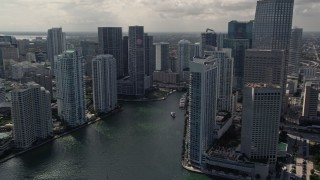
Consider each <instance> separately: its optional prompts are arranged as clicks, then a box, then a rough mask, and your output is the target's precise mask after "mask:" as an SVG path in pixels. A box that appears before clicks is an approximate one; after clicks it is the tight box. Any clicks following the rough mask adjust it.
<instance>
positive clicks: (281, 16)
mask: <svg viewBox="0 0 320 180" xmlns="http://www.w3.org/2000/svg"><path fill="white" fill-rule="evenodd" d="M293 5H294V0H259V1H258V2H257V9H256V15H255V20H254V28H253V34H252V36H253V37H252V38H253V48H257V49H283V50H286V51H288V48H289V43H290V35H291V27H292V16H293Z"/></svg>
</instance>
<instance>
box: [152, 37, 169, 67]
mask: <svg viewBox="0 0 320 180" xmlns="http://www.w3.org/2000/svg"><path fill="white" fill-rule="evenodd" d="M154 45H155V48H156V70H157V71H167V70H169V69H171V65H170V61H169V43H167V42H161V43H155V44H154Z"/></svg>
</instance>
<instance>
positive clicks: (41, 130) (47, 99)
mask: <svg viewBox="0 0 320 180" xmlns="http://www.w3.org/2000/svg"><path fill="white" fill-rule="evenodd" d="M11 98H12V110H11V114H12V121H13V124H14V131H13V132H14V143H15V147H16V148H21V149H24V148H28V147H31V146H32V144H33V143H34V142H35V141H37V140H41V139H46V138H48V137H50V136H52V113H51V95H50V93H49V91H47V90H45V89H44V88H43V87H40V85H38V84H29V85H26V86H21V87H18V88H16V89H14V90H12V91H11Z"/></svg>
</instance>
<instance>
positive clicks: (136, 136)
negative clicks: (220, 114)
mask: <svg viewBox="0 0 320 180" xmlns="http://www.w3.org/2000/svg"><path fill="white" fill-rule="evenodd" d="M180 96H181V93H174V94H172V95H171V96H169V98H168V99H167V100H165V101H157V102H125V103H123V111H121V112H118V113H117V114H115V115H112V116H110V117H107V118H105V119H104V120H103V121H99V122H97V123H95V124H92V125H90V126H88V127H85V128H83V129H80V130H78V131H76V132H74V133H73V134H71V135H68V136H65V137H63V138H60V139H57V140H56V141H53V142H51V143H49V144H47V145H45V146H43V147H41V148H38V149H35V150H33V151H31V152H28V153H26V154H24V155H22V156H19V157H16V158H13V159H11V160H9V161H7V162H4V163H3V164H0V179H1V180H3V179H10V180H11V179H98V180H100V179H102V180H103V179H110V180H209V179H210V178H208V177H206V176H203V175H199V174H195V173H191V172H188V171H186V170H184V169H183V168H182V166H181V149H182V139H183V126H184V121H183V119H184V112H183V111H182V110H180V109H179V106H178V102H179V99H180ZM171 111H175V112H176V116H177V117H176V118H175V119H172V118H171V116H170V112H171Z"/></svg>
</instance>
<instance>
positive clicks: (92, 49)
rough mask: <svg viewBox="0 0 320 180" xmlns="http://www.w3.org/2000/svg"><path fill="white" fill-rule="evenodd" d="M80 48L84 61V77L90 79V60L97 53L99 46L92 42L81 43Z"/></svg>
mask: <svg viewBox="0 0 320 180" xmlns="http://www.w3.org/2000/svg"><path fill="white" fill-rule="evenodd" d="M80 46H81V51H82V55H83V58H84V61H85V75H86V76H88V77H91V76H92V59H93V57H94V56H96V55H97V53H98V48H99V44H98V43H96V42H92V41H81V42H80Z"/></svg>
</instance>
